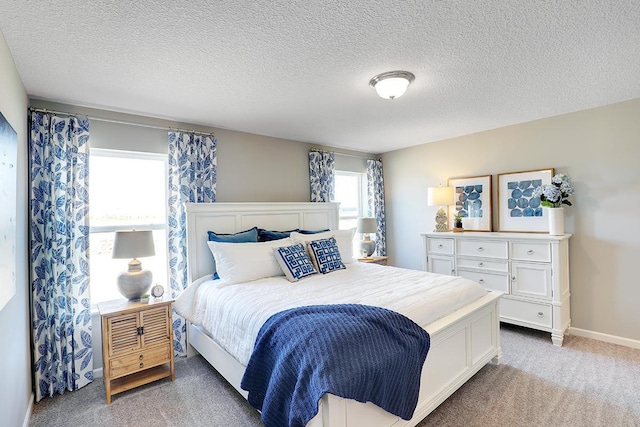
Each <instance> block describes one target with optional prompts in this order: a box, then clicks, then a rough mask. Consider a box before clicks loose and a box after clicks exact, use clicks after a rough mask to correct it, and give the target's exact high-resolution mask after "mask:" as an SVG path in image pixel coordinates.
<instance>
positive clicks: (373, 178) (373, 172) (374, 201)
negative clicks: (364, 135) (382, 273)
mask: <svg viewBox="0 0 640 427" xmlns="http://www.w3.org/2000/svg"><path fill="white" fill-rule="evenodd" d="M367 190H368V191H367V192H368V193H369V197H368V201H369V203H368V205H369V207H368V211H369V212H368V216H370V217H375V219H376V224H377V225H378V231H377V232H376V251H377V253H378V255H379V256H385V255H387V240H386V231H385V218H384V180H383V178H382V160H367Z"/></svg>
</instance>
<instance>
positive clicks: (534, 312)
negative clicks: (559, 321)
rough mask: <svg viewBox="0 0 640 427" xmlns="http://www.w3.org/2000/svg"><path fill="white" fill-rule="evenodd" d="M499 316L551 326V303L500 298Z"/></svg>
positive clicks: (546, 326)
mask: <svg viewBox="0 0 640 427" xmlns="http://www.w3.org/2000/svg"><path fill="white" fill-rule="evenodd" d="M500 317H504V318H506V319H511V320H515V321H519V322H524V323H529V324H532V325H537V326H542V327H545V328H551V325H552V324H553V322H552V320H553V319H552V317H551V305H550V304H538V303H535V302H528V301H516V300H512V299H509V298H502V299H501V300H500Z"/></svg>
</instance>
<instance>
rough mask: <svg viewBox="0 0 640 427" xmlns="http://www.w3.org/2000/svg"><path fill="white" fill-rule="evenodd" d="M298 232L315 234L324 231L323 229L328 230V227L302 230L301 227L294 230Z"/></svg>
mask: <svg viewBox="0 0 640 427" xmlns="http://www.w3.org/2000/svg"><path fill="white" fill-rule="evenodd" d="M295 231H297V232H298V233H300V234H317V233H324V232H325V231H330V230H329V229H328V228H326V229H324V230H302V229H298V230H295Z"/></svg>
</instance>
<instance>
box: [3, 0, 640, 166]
mask: <svg viewBox="0 0 640 427" xmlns="http://www.w3.org/2000/svg"><path fill="white" fill-rule="evenodd" d="M0 29H1V30H2V33H3V34H4V37H5V39H6V41H7V44H8V45H9V48H10V50H11V52H12V55H13V58H14V60H15V63H16V66H17V68H18V71H19V73H20V76H21V77H22V80H23V82H24V85H25V87H26V89H27V92H28V93H29V95H30V96H32V97H35V98H39V99H45V100H52V101H59V102H63V103H69V104H76V105H82V106H89V107H97V108H103V109H109V110H115V111H121V112H129V113H136V114H142V115H147V116H153V117H160V118H167V119H171V120H176V121H182V122H187V123H193V124H201V125H209V126H214V127H219V128H226V129H232V130H238V131H244V132H250V133H256V134H261V135H269V136H275V137H280V138H287V139H292V140H297V141H304V142H311V143H316V144H324V145H328V146H333V147H343V148H349V149H354V150H359V151H367V152H379V153H380V152H386V151H390V150H394V149H398V148H403V147H408V146H412V145H417V144H422V143H426V142H431V141H435V140H440V139H444V138H449V137H453V136H459V135H465V134H470V133H474V132H478V131H482V130H487V129H493V128H497V127H501V126H505V125H509V124H515V123H521V122H525V121H530V120H534V119H538V118H543V117H549V116H554V115H558V114H562V113H567V112H572V111H578V110H583V109H586V108H592V107H597V106H601V105H606V104H611V103H615V102H619V101H624V100H628V99H633V98H640V2H639V1H638V0H629V1H627V0H601V1H595V0H574V1H570V0H558V1H524V0H522V1H519V0H518V1H513V0H504V1H498V0H493V1H491V0H475V1H474V0H466V1H461V0H452V1H446V0H441V1H435V0H432V1H427V0H422V1H408V0H398V1H391V0H382V1H365V0H358V1H340V0H322V1H321V0H317V1H312V0H307V1H304V0H303V1H274V0H270V1H266V0H260V1H248V0H244V1H242V0H230V1H206V0H171V1H153V0H136V1H125V0H121V1H92V0H66V1H55V0H54V1H33V0H31V1H28V0H19V1H14V0H0ZM396 69H402V70H408V71H411V72H412V73H413V74H415V76H416V80H415V82H414V83H413V84H412V85H411V86H410V87H409V89H408V91H407V93H406V94H405V95H404V96H403V97H402V98H399V99H397V100H394V101H388V100H383V99H381V98H378V97H377V95H376V94H375V91H373V90H372V89H371V88H370V87H369V86H368V82H369V79H370V78H371V77H372V76H374V75H375V74H378V73H381V72H384V71H390V70H396Z"/></svg>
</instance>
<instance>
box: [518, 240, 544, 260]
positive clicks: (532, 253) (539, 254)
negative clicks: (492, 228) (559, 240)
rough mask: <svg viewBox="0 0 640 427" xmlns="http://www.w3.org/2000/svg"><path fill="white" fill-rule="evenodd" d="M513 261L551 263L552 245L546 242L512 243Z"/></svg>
mask: <svg viewBox="0 0 640 427" xmlns="http://www.w3.org/2000/svg"><path fill="white" fill-rule="evenodd" d="M511 259H517V260H520V261H539V262H551V244H549V243H544V242H540V243H538V242H512V243H511Z"/></svg>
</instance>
